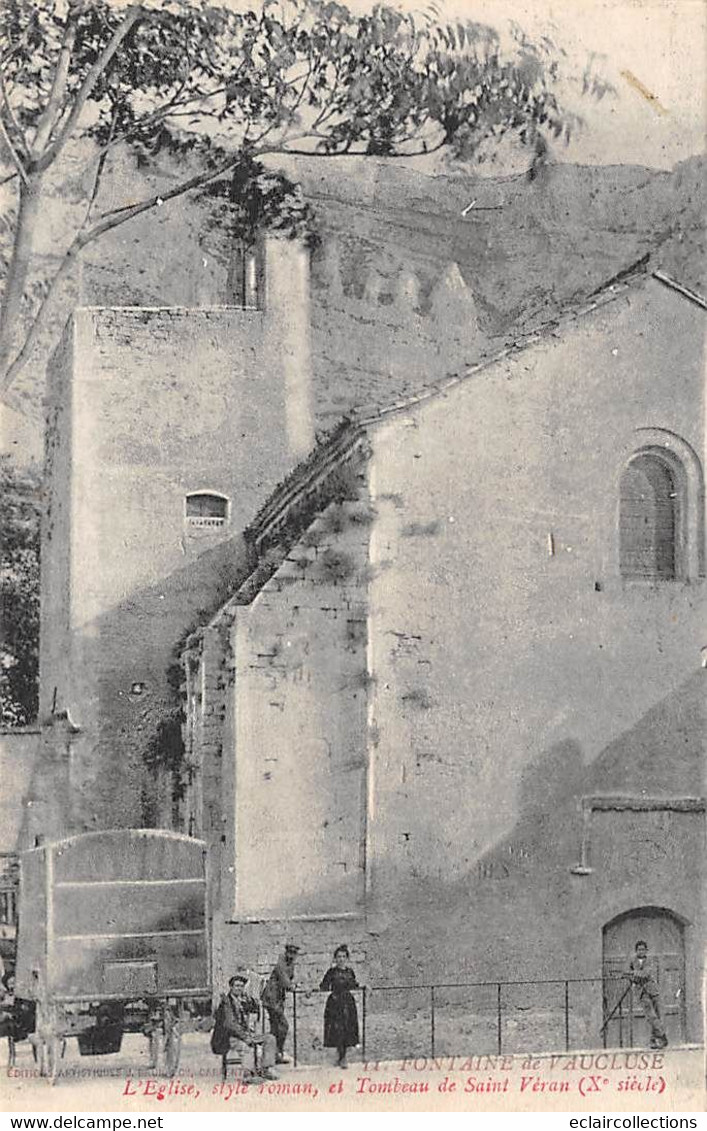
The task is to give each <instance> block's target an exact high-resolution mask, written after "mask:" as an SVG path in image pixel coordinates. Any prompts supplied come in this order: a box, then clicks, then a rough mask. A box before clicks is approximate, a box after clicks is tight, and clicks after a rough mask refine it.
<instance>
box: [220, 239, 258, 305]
mask: <svg viewBox="0 0 707 1131" xmlns="http://www.w3.org/2000/svg"><path fill="white" fill-rule="evenodd" d="M264 270H265V268H264V256H263V248H262V244H259V243H258V244H250V245H248V244H243V243H235V244H234V245H233V248H232V251H231V261H230V264H229V269H228V295H229V303H231V304H232V305H233V306H242V307H249V308H250V309H255V310H262V308H263V305H264V301H263V298H264V283H265V278H264Z"/></svg>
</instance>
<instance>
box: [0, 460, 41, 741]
mask: <svg viewBox="0 0 707 1131" xmlns="http://www.w3.org/2000/svg"><path fill="white" fill-rule="evenodd" d="M0 491H1V494H0V542H1V543H2V547H3V558H2V566H1V568H0V604H1V606H2V636H1V637H0V710H1V711H2V722H3V724H4V725H5V726H23V725H25V724H27V723H30V722H32V721H33V720H34V719H35V718H36V716H37V707H38V666H39V507H38V497H39V479H38V477H36V476H34V475H33V474H31V473H29V472H28V473H25V474H24V475H23V476H19V475H17V474H16V473H15V472H13V470H12V469H11V467H10V464H9V461H8V458H7V457H6V456H5V457H3V458H2V462H1V463H0Z"/></svg>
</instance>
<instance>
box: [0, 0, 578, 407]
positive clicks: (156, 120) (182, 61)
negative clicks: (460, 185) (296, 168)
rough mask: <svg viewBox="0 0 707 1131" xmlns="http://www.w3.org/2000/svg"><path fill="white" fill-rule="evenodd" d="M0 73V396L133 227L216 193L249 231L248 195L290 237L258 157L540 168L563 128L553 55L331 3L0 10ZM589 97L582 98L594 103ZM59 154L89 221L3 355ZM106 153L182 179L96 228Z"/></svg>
mask: <svg viewBox="0 0 707 1131" xmlns="http://www.w3.org/2000/svg"><path fill="white" fill-rule="evenodd" d="M0 73H1V75H2V78H1V79H0V156H1V157H3V158H4V160H5V161H6V163H7V164H8V165H9V167H10V168H11V169H12V172H11V173H10V174H9V176H10V178H11V179H14V182H15V184H16V186H17V207H16V208H15V210H14V213H13V214H12V215H11V216H10V217H9V219H8V220H7V221H6V224H7V225H9V227H10V229H11V232H12V241H13V249H12V254H11V255H10V257H9V259H8V265H7V272H6V284H5V289H4V293H3V301H2V308H1V309H0V374H2V383H3V387H7V385H8V384H9V383H10V382H11V381H12V379H13V378H14V376H15V374H16V373H17V372H18V371H19V369H20V368H21V367H22V365H24V363H25V361H26V360H27V357H28V356H29V351H30V350H31V348H32V347H33V344H34V341H35V340H36V337H37V332H38V330H37V325H38V323H39V324H42V323H43V322H44V321H46V320H47V311H48V308H49V306H50V304H51V302H52V301H53V297H54V294H55V291H56V286H57V284H58V283H59V282H60V281H61V278H62V277H63V275H64V274H66V273H67V271H68V269H69V268H70V264H71V262H72V261H73V259H74V258H75V257H76V256H77V255H79V254H80V252H81V251H82V249H83V248H84V247H86V246H87V245H88V244H90V243H92V242H93V241H94V240H96V239H98V238H99V237H100V236H101V235H103V233H105V232H106V231H109V230H110V229H111V228H114V227H116V226H117V225H119V224H122V223H125V222H126V221H127V220H129V219H130V218H131V217H133V216H136V215H139V214H141V213H142V212H145V211H147V210H149V209H152V208H154V207H156V206H158V205H160V204H164V203H166V202H167V201H168V200H171V199H173V198H175V197H178V196H180V195H181V194H183V193H184V192H188V191H190V190H192V189H198V188H202V187H203V186H205V185H207V184H209V182H212V181H216V182H218V183H219V184H220V186H221V190H220V191H219V190H218V189H215V190H214V192H213V194H212V199H213V200H221V202H222V203H223V204H224V205H225V204H227V203H228V202H229V201H230V202H231V203H233V204H234V205H235V211H236V213H237V215H236V220H235V221H234V222H236V223H237V222H239V217H240V222H243V221H244V220H246V221H247V222H250V220H248V216H249V215H251V214H252V205H253V201H254V197H255V196H258V194H259V202H260V205H261V207H262V214H261V215H262V218H263V219H265V220H266V221H267V222H269V223H270V224H271V226H275V227H277V228H278V230H281V231H282V232H283V233H284V234H289V235H292V234H299V233H300V228H301V226H302V225H303V224H304V226H305V227H306V226H307V218H306V217H305V216H304V214H303V206H302V203H301V201H300V200H298V198H297V194H296V192H295V191H294V189H293V187H292V186H291V185H290V184H289V183H286V182H285V180H284V179H280V180H278V179H277V178H275V179H274V180H273V181H271V183H270V184H269V185H265V184H264V177H265V172H264V167H263V165H262V164H260V159H261V158H262V157H263V156H264V155H266V154H273V153H307V154H318V155H320V156H322V157H330V158H332V157H334V158H335V157H338V156H341V155H344V154H356V153H358V154H368V155H376V156H383V157H391V158H392V157H398V156H408V155H413V154H422V153H430V152H434V151H435V150H439V149H442V148H443V147H447V148H448V149H449V151H450V153H452V154H454V155H456V156H458V157H464V158H468V157H469V156H471V155H473V154H475V153H478V151H479V147H480V146H482V145H483V144H484V143H485V142H487V141H488V139H489V138H491V139H494V140H497V139H499V138H501V137H502V136H503V135H504V134H508V133H511V134H513V135H514V136H515V137H517V138H518V140H519V141H520V142H521V143H522V144H525V145H528V146H530V147H531V148H532V150H533V152H536V153H537V154H538V155H540V156H542V154H543V153H544V149H545V147H546V145H547V142H546V140H544V139H546V138H547V137H548V136H550V137H552V136H554V137H560V136H565V137H568V136H569V130H570V128H571V125H572V122H571V121H570V119H569V117H568V115H567V114H565V113H563V111H562V109H561V107H560V106H559V105H558V102H557V99H556V96H555V94H554V92H553V88H554V84H555V80H556V79H557V77H558V54H557V52H556V50H555V48H554V46H553V44H552V43H551V42H550V41H549V40H547V39H542V40H541V41H539V42H538V43H534V42H531V41H530V40H529V39H528V38H527V37H526V36H525V35H523V33H522V32H521V31H520V30H519V29H518V28H515V29H514V31H513V35H512V40H511V46H510V48H509V49H508V50H504V49H503V48H502V45H501V41H500V39H499V36H498V35H497V33H496V32H495V31H493V30H492V29H490V28H488V27H485V26H483V25H481V24H478V23H474V22H471V21H466V22H457V23H455V24H442V23H440V22H439V21H438V20H437V18H436V15H435V13H434V10H433V9H429V10H427V11H426V12H423V13H421V14H420V13H414V14H412V13H407V14H404V13H402V12H399V11H397V10H396V9H394V8H390V7H386V6H385V5H382V4H376V5H375V6H374V7H373V8H372V10H371V11H370V12H368V13H366V14H364V15H355V14H353V13H352V12H351V11H349V9H348V8H347V7H345V5H343V4H340V3H336V2H334V0H261V2H260V3H259V4H258V5H257V6H256V7H254V8H253V9H246V10H243V9H239V10H236V7H235V6H225V5H224V4H212V3H209V2H208V0H142V2H138V3H132V4H128V6H125V7H124V6H122V5H119V4H117V3H115V2H114V0H0ZM585 79H586V76H585ZM592 81H594V80H592ZM592 81H590V80H589V79H586V83H587V84H588V85H587V91H588V93H593V94H595V95H597V96H598V93H599V92H598V90H597V89H596V82H595V81H594V85H592ZM72 139H73V140H75V139H91V140H92V142H93V143H94V144H95V147H96V158H95V162H96V167H95V177H94V180H93V187H92V188H91V189H90V190H87V193H86V213H85V217H84V220H83V223H82V224H80V226H79V227H78V229H77V231H76V235H75V238H74V240H73V242H72V244H71V246H70V247H69V249H68V252H67V255H66V257H65V259H64V261H63V262H62V264H61V266H60V268H59V270H58V272H57V274H56V277H55V278H54V279H53V280H52V281H51V283H50V285H49V287H48V288H46V289H45V290H44V291H43V290H42V289H41V288H40V291H39V293H37V294H35V295H30V300H31V301H32V300H33V302H34V305H35V309H36V310H37V314H36V318H35V322H34V323H33V324H32V326H31V328H30V331H29V335H28V338H27V340H26V341H25V342H24V343H17V342H16V340H15V338H16V335H17V326H18V324H19V321H20V318H19V315H20V313H21V310H22V304H23V300H24V297H25V295H26V293H27V291H28V288H29V287H30V282H29V280H30V279H31V278H32V275H33V261H34V243H33V241H34V234H33V229H34V225H35V224H36V218H37V214H38V211H39V205H40V203H41V196H42V193H43V192H44V191H45V188H44V184H43V180H42V178H43V175H44V173H45V172H46V171H47V170H48V169H50V168H52V167H53V166H54V165H55V164H56V162H57V161H58V159H59V158H60V157H61V154H62V152H63V151H64V149H65V147H66V145H67V143H68V142H69V141H71V140H72ZM119 144H120V145H123V146H128V147H129V148H130V149H131V151H132V152H133V154H134V155H135V157H136V159H137V162H138V164H140V165H144V166H152V165H153V164H154V162H155V160H156V159H157V158H158V157H159V156H160V155H163V156H166V155H170V156H171V157H172V158H176V159H178V161H179V164H180V166H181V167H183V168H184V169H185V170H188V172H186V173H185V175H184V177H183V179H182V180H180V181H179V182H178V183H176V184H175V185H174V186H173V187H171V188H170V189H169V190H168V191H166V192H164V193H163V194H162V195H161V196H160V195H158V194H154V195H152V196H150V197H147V198H145V199H144V200H141V201H137V202H133V203H130V204H128V205H126V206H123V207H118V208H112V209H109V210H107V211H104V212H98V213H96V208H97V201H98V200H99V199H100V197H99V187H100V183H101V178H102V176H103V173H104V170H105V167H106V163H107V159H108V157H109V154H110V152H111V150H112V149H113V148H114V147H115V146H117V145H119ZM229 177H230V184H229V182H228V180H224V178H229ZM254 180H255V182H257V184H258V189H257V191H256V190H255V189H254V188H253V181H254ZM226 185H228V188H226ZM0 235H1V233H0ZM35 274H36V272H35Z"/></svg>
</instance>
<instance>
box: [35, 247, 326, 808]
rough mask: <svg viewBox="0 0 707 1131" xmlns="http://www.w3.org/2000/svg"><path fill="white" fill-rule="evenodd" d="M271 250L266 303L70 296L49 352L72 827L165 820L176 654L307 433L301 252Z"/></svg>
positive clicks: (50, 449) (52, 533)
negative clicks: (152, 772) (207, 509)
mask: <svg viewBox="0 0 707 1131" xmlns="http://www.w3.org/2000/svg"><path fill="white" fill-rule="evenodd" d="M266 259H267V269H266V275H267V284H266V294H265V301H264V304H263V305H264V309H262V310H241V309H237V308H234V307H219V308H208V309H206V308H204V309H200V310H198V311H194V310H188V309H176V308H167V309H164V308H160V309H142V308H138V309H123V308H115V309H80V310H78V311H77V312H76V313H75V315H74V316H73V319H72V327H71V329H70V330H69V331H68V332H67V335H66V337H65V340H64V344H63V346H62V348H61V349H60V351H59V352H58V353H57V355H56V357H55V360H54V364H53V368H52V372H51V380H50V398H49V422H50V426H49V431H48V446H47V467H48V477H49V482H50V484H51V486H50V498H51V500H52V502H51V507H52V513H51V515H50V516H49V518H48V521H47V523H45V544H44V547H43V551H42V553H43V563H44V568H45V581H44V587H45V598H44V600H43V602H42V616H43V621H42V670H41V686H42V697H43V701H42V704H41V709H42V711H43V712H44V714H46V713H47V712H48V711H49V710H50V709H51V708H52V705H53V706H54V708H55V709H58V710H69V712H70V714H71V717H72V719H73V720H74V721H75V723H76V724H77V726H78V727H79V728H80V733H78V734H77V736H76V739H75V741H74V743H73V746H72V758H71V773H72V784H73V788H74V796H75V798H76V811H75V813H74V814H73V815H72V822H73V824H74V825H75V826H76V827H77V828H84V827H101V826H103V825H106V824H108V825H112V824H122V823H127V824H136V823H137V824H141V823H151V822H153V821H155V820H162V821H167V822H169V821H170V820H171V817H172V813H171V800H170V797H169V791H167V793H166V794H165V795H164V796H163V798H162V808H163V811H162V814H160V813H159V811H158V810H159V804H158V802H159V798H158V797H156V796H155V792H154V788H153V787H152V785H151V784H150V781H149V780H148V779H146V778H145V775H144V773H143V770H144V762H145V756H146V751H147V752H148V754H149V750H150V748H152V750H153V755H154V758H156V759H157V760H158V761H159V759H160V758H162V759H163V760H164V761H169V757H170V751H169V750H167V751H164V750H162V748H161V746H160V743H161V744H162V746H164V745H165V743H167V744H168V739H169V735H167V736H165V731H164V725H163V724H164V720H165V719H167V721H169V716H170V714H174V713H175V712H178V709H179V700H178V699H177V698H176V697H175V694H174V689H173V688H170V685H169V679H168V675H169V671H168V669H169V668H170V666H171V665H173V664H174V663H175V662H176V660H177V656H178V647H179V645H180V643H181V642H182V641H183V639H184V637H185V636H186V634H187V633H188V632H189V631H191V630H192V629H193V628H194V627H195V626H196V625H197V624H199V623H202V622H203V621H204V620H205V619H206V618H207V616H208V614H209V613H210V612H212V611H214V610H215V609H217V608H218V607H219V606H220V605H221V604H223V602H224V601H225V600H226V599H227V597H228V596H229V593H230V592H232V590H233V589H234V588H235V586H236V584H237V581H238V580H239V578H240V577H241V576H242V575H243V572H244V568H245V566H244V550H243V547H242V543H241V542H240V540H239V534H240V531H241V530H242V529H243V527H244V526H245V525H246V523H247V522H248V520H249V519H250V517H251V516H252V515H253V513H254V512H255V511H256V510H257V508H258V507H259V506H260V505H261V504H262V502H263V501H264V500H265V499H266V498H267V496H268V494H269V493H270V492H271V491H272V489H273V488H274V486H275V485H276V483H277V482H278V480H279V479H281V478H282V477H283V476H284V475H285V473H286V472H287V471H288V470H289V469H290V468H291V466H292V465H293V464H294V463H296V462H297V460H298V459H299V458H300V457H301V456H302V455H303V454H305V452H306V451H308V450H309V448H310V446H311V444H312V443H313V438H314V437H313V423H312V420H313V418H312V412H311V389H310V364H309V306H308V272H307V255H306V252H305V251H304V250H303V249H302V248H301V247H300V246H299V245H297V244H295V243H291V242H289V241H279V240H269V241H267V247H266ZM199 491H207V492H208V491H212V492H217V493H220V494H221V495H224V496H226V497H227V499H228V501H229V503H228V513H227V516H226V521H225V522H223V523H222V524H221V525H216V526H214V525H211V526H207V525H203V524H198V523H190V522H189V521H188V519H187V518H186V512H185V499H186V495H187V494H188V493H189V492H199ZM55 689H56V694H55ZM161 726H162V730H160V727H161ZM177 730H178V728H177ZM155 743H157V747H158V749H157V751H156V753H155V749H154V748H155ZM154 758H153V760H154ZM165 806H166V810H165V808H164V807H165Z"/></svg>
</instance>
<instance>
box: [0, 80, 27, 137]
mask: <svg viewBox="0 0 707 1131" xmlns="http://www.w3.org/2000/svg"><path fill="white" fill-rule="evenodd" d="M0 94H2V100H3V102H4V103H5V109H6V111H7V117H8V120H9V123H10V126H11V127H12V129H13V130H14V133H15V137H16V138H17V140H18V142H19V143H20V145H19V149H20V152H21V153H22V156H23V157H29V149H28V148H27V142H26V141H25V135H24V132H23V130H22V126H21V125H20V123H19V122H18V121H17V117H16V116H15V112H14V110H13V109H12V104H11V102H10V98H9V95H8V93H7V87H6V86H5V76H4V75H3V73H2V68H0Z"/></svg>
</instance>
